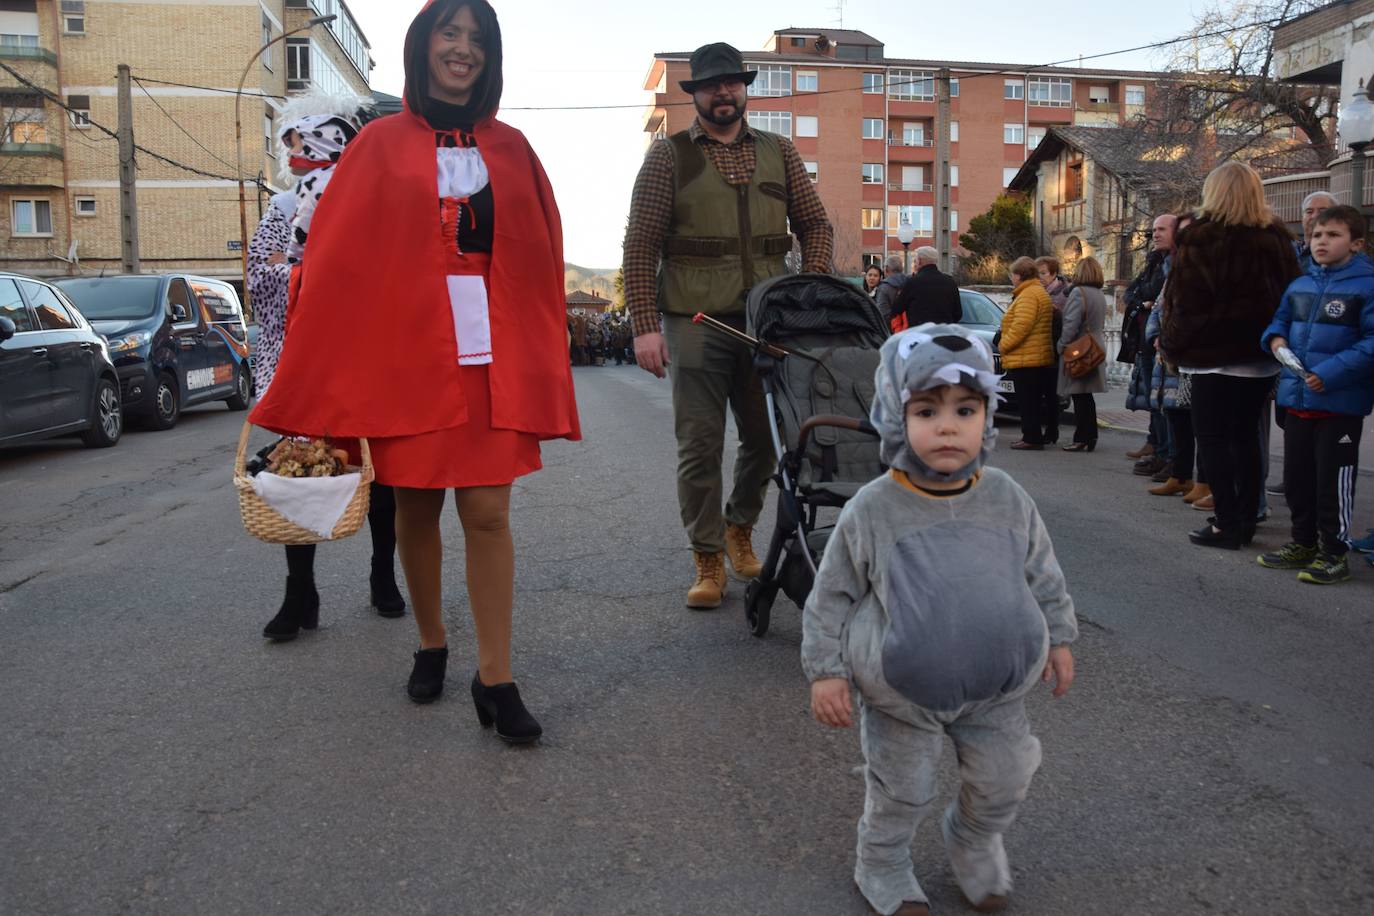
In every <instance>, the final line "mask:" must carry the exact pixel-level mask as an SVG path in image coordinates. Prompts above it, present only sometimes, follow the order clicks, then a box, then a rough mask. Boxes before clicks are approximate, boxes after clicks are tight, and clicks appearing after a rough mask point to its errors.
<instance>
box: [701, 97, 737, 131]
mask: <svg viewBox="0 0 1374 916" xmlns="http://www.w3.org/2000/svg"><path fill="white" fill-rule="evenodd" d="M695 104H696V109H697V116H698V117H700V118H701V119H702V120H703V121H707V122H709V123H711V124H714V125H716V126H717V127H729V126H730V125H731V124H734V123H735V122H736V121H738V120H739V119H740V118H742V117H744V105H735V102H734V100H733V99H731V101H730V105H731V106H732V107H731V109H730V113H729V114H726V115H718V114H716V100H715V99H712V100H711V103H710V104H709V105H707V106H706V107H705V108H702V107H701V103H700V102H696V103H695Z"/></svg>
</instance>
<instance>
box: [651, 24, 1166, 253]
mask: <svg viewBox="0 0 1374 916" xmlns="http://www.w3.org/2000/svg"><path fill="white" fill-rule="evenodd" d="M743 54H744V59H745V62H746V66H747V67H748V68H749V69H750V70H757V71H758V74H759V75H758V76H757V77H756V78H755V80H754V83H753V85H752V86H750V87H749V115H748V117H749V123H750V124H751V125H753V126H755V127H758V128H761V129H763V130H769V131H773V132H775V133H779V134H782V135H783V136H785V137H789V138H791V140H792V142H793V143H794V144H795V145H796V147H797V151H798V152H799V153H800V154H801V156H802V159H803V160H804V161H805V162H806V167H807V170H808V171H809V172H810V173H811V178H812V180H813V181H815V182H816V185H817V190H818V191H819V192H820V196H821V199H822V200H823V201H824V202H825V205H826V208H827V209H828V210H829V211H830V217H831V220H832V222H833V223H834V224H835V264H836V268H837V269H839V270H841V271H846V272H857V271H858V270H860V269H861V268H862V267H863V266H865V265H867V264H869V263H873V262H875V261H878V260H881V259H882V257H883V256H884V254H885V253H894V252H895V253H901V251H902V246H901V243H900V242H899V241H898V239H897V232H898V228H899V226H900V225H901V224H902V223H904V222H905V223H909V224H910V225H911V226H912V228H913V229H914V230H915V233H916V240H915V241H914V242H913V243H912V248H914V247H916V246H918V245H923V244H933V243H934V238H935V218H936V214H935V188H934V185H935V182H936V180H937V178H936V175H935V130H936V125H935V120H936V107H937V105H936V75H937V74H938V72H939V71H940V70H942V69H948V70H949V71H950V76H951V80H950V96H951V99H950V118H949V125H948V130H949V139H950V145H949V149H950V185H951V188H950V215H949V220H950V229H951V239H952V240H953V241H954V242H955V243H956V244H957V233H958V232H959V231H960V230H961V229H963V228H965V227H967V225H968V221H969V220H970V219H971V218H973V217H974V216H977V215H978V214H980V213H982V212H983V211H985V210H987V208H988V207H989V206H990V205H991V204H992V201H993V200H994V199H995V198H996V197H997V195H998V194H1000V193H1002V191H1003V190H1004V189H1005V188H1006V187H1007V185H1008V183H1009V182H1010V181H1011V180H1012V178H1013V177H1014V176H1015V175H1016V173H1017V172H1018V171H1019V170H1020V168H1021V165H1022V164H1023V163H1024V162H1025V161H1026V157H1027V155H1028V154H1029V153H1030V152H1032V151H1034V149H1035V147H1036V146H1037V145H1038V144H1039V142H1040V141H1041V140H1042V139H1044V137H1045V133H1046V131H1047V130H1048V129H1049V128H1051V127H1053V126H1077V127H1099V126H1100V127H1114V126H1118V125H1120V124H1122V123H1123V122H1125V121H1126V120H1128V119H1129V118H1131V117H1132V116H1134V115H1135V114H1137V113H1139V112H1141V111H1143V110H1144V108H1145V106H1146V105H1148V104H1149V102H1150V99H1151V97H1152V96H1153V94H1154V92H1155V86H1156V83H1157V81H1158V80H1159V79H1161V78H1162V74H1158V73H1152V72H1139V71H1126V70H1098V69H1081V68H1064V67H1036V66H1034V65H1030V64H995V63H972V62H967V61H942V60H925V59H908V58H893V57H888V56H887V55H886V50H885V47H884V45H883V43H882V42H881V41H879V40H878V39H877V38H874V37H873V36H871V35H868V34H866V33H864V32H859V31H854V30H844V29H802V28H788V29H781V30H779V31H776V32H774V33H773V35H772V36H771V37H770V38H769V39H768V41H767V42H766V44H765V47H764V48H763V49H762V50H759V51H743ZM690 58H691V52H690V51H680V52H664V53H659V54H655V55H654V62H653V65H652V66H651V67H650V69H649V74H648V76H647V77H646V79H645V82H644V88H645V89H646V90H648V91H649V92H652V93H653V94H654V96H653V102H652V104H651V105H650V106H649V108H648V111H647V114H646V118H645V123H644V130H645V132H646V133H648V134H649V135H650V137H651V138H653V137H665V136H667V135H669V134H671V133H675V132H677V131H679V130H684V129H686V128H687V127H688V126H689V125H690V124H691V122H692V119H693V118H694V117H695V114H696V113H695V110H694V108H693V106H692V101H691V97H690V96H688V95H687V94H686V93H685V92H683V91H682V89H681V88H680V87H679V86H678V81H679V80H682V79H687V78H690V73H691V68H690V66H689V61H690Z"/></svg>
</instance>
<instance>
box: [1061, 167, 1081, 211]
mask: <svg viewBox="0 0 1374 916" xmlns="http://www.w3.org/2000/svg"><path fill="white" fill-rule="evenodd" d="M1063 187H1064V190H1063V193H1064V202H1065V203H1067V202H1069V201H1071V200H1082V199H1083V160H1082V159H1080V160H1078V161H1077V162H1071V163H1069V166H1068V168H1066V169H1065V170H1064V186H1063Z"/></svg>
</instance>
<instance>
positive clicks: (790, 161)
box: [782, 137, 835, 274]
mask: <svg viewBox="0 0 1374 916" xmlns="http://www.w3.org/2000/svg"><path fill="white" fill-rule="evenodd" d="M782 161H783V165H784V166H785V167H786V170H787V221H788V222H789V223H791V226H792V234H793V235H795V236H796V237H797V241H799V242H800V243H801V255H802V271H803V272H804V273H821V274H825V273H830V267H831V262H832V261H833V260H834V257H835V230H834V228H833V227H832V226H831V225H830V217H828V216H826V215H825V204H823V203H821V197H820V195H819V194H817V193H816V186H815V185H814V184H812V183H811V176H809V175H807V174H806V166H805V165H802V158H801V155H800V154H799V153H798V152H797V148H796V147H795V146H793V145H792V141H791V140H788V139H787V138H785V137H784V138H782Z"/></svg>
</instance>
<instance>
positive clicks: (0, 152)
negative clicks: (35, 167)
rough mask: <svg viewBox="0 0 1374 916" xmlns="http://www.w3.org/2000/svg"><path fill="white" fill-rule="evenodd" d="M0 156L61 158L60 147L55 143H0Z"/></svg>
mask: <svg viewBox="0 0 1374 916" xmlns="http://www.w3.org/2000/svg"><path fill="white" fill-rule="evenodd" d="M0 156H46V157H47V158H49V159H61V158H62V147H60V146H58V145H57V144H56V143H0Z"/></svg>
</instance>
